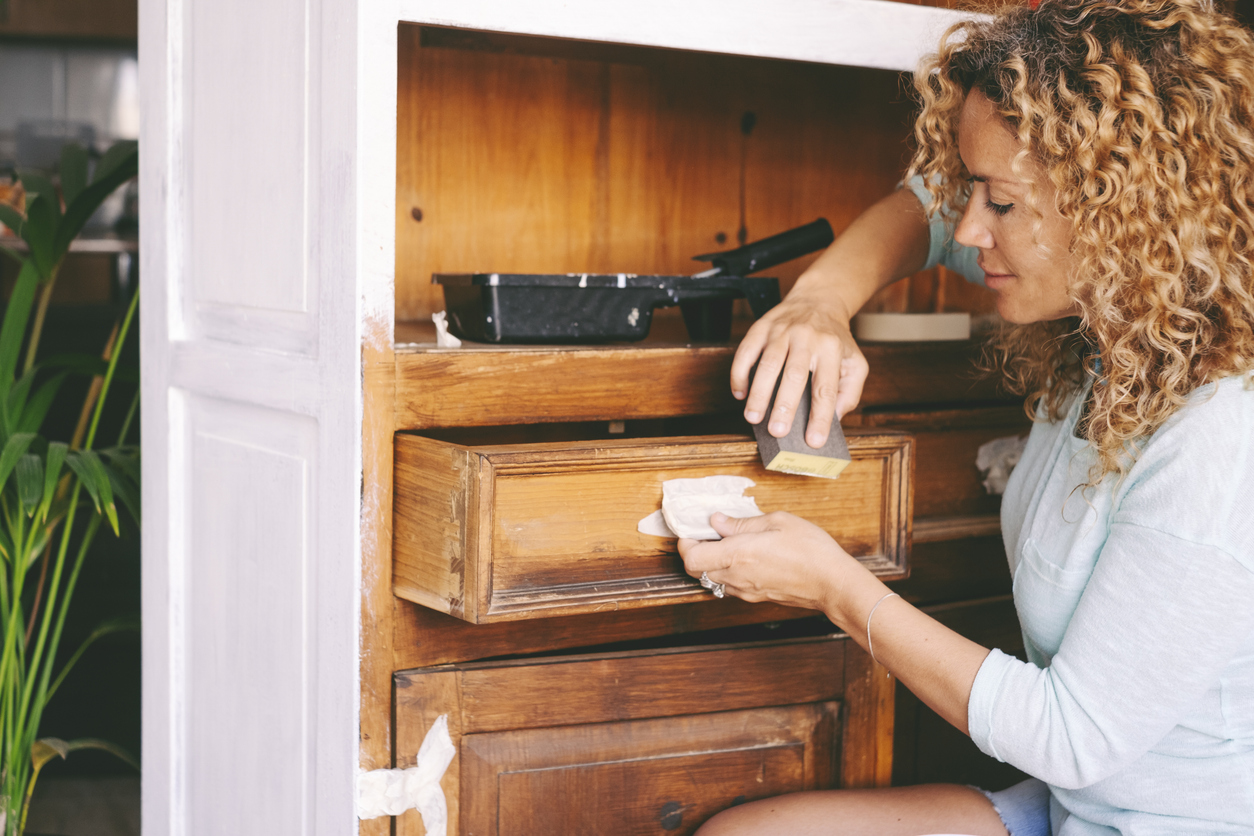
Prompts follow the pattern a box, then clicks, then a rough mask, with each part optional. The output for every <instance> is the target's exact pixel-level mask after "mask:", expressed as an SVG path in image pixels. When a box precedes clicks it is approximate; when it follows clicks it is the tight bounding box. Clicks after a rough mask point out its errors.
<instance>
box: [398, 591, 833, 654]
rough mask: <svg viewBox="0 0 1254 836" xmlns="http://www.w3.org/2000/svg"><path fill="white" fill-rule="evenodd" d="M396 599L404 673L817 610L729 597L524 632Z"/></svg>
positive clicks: (536, 625)
mask: <svg viewBox="0 0 1254 836" xmlns="http://www.w3.org/2000/svg"><path fill="white" fill-rule="evenodd" d="M395 600H396V625H397V626H396V640H395V654H396V657H395V658H396V667H397V668H398V669H400V668H416V667H426V666H430V665H443V664H449V663H453V662H467V661H470V660H473V659H483V658H486V657H495V656H509V655H516V654H534V653H540V652H543V651H553V650H563V649H566V648H573V647H594V646H596V645H605V644H611V643H616V642H625V641H638V640H642V639H651V638H655V637H658V636H670V635H678V634H682V633H695V632H700V631H708V630H718V629H723V628H730V627H740V626H744V625H750V624H763V623H772V622H782V621H789V620H794V619H798V618H808V617H810V616H813V615H814V612H813V611H811V610H800V609H796V608H793V607H783V606H780V605H778V604H767V603H763V604H749V603H746V602H744V601H741V600H739V599H736V598H730V597H729V598H723V599H722V600H719V599H717V598H715V597H714V596H712V595H710V596H707V597H706V598H705V599H704V600H702V601H700V602H698V603H693V604H677V605H670V606H665V607H648V608H646V609H639V610H620V611H617V612H604V613H589V614H585V615H568V616H559V617H555V618H538V619H533V620H531V621H528V622H527V626H526V629H521V630H520V629H519V627H518V624H517V623H516V622H513V621H498V622H492V623H489V624H470V623H468V622H466V621H463V620H461V619H459V618H454V617H452V616H450V615H446V614H444V613H442V612H436V611H435V610H433V609H429V608H427V607H423V606H419V605H418V604H414V603H411V602H409V601H406V600H403V599H401V598H397V599H395Z"/></svg>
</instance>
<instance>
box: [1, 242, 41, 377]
mask: <svg viewBox="0 0 1254 836" xmlns="http://www.w3.org/2000/svg"><path fill="white" fill-rule="evenodd" d="M38 286H39V269H38V268H37V267H36V266H35V263H34V262H33V261H30V260H27V261H25V262H23V263H22V269H21V271H19V272H18V274H17V284H16V285H14V287H13V293H12V295H10V296H9V304H8V307H7V308H5V311H4V324H3V325H0V400H3V399H7V398H8V397H9V390H10V389H12V388H13V371H14V369H16V368H17V358H18V355H19V354H20V353H21V351H22V341H23V340H24V339H25V338H26V321H27V320H28V319H30V310H31V305H32V304H33V303H34V301H35V290H36V288H37V287H38Z"/></svg>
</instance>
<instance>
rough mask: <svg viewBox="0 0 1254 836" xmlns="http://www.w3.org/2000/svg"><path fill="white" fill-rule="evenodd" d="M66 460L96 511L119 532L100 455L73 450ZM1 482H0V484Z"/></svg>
mask: <svg viewBox="0 0 1254 836" xmlns="http://www.w3.org/2000/svg"><path fill="white" fill-rule="evenodd" d="M66 462H67V463H68V464H69V465H70V469H72V470H73V471H74V472H75V473H76V474H77V475H78V478H79V481H81V482H82V483H83V486H84V487H86V488H87V492H88V493H89V494H91V498H92V502H94V503H95V505H96V511H97V512H98V513H103V514H104V515H105V517H106V518H107V519H108V520H109V525H110V526H112V527H113V533H114V534H119V533H120V531H119V528H118V509H117V506H115V505H114V504H113V485H111V484H110V483H109V474H108V473H107V472H105V468H104V465H103V464H102V463H101V461H100V457H99V456H97V455H96V452H95V451H94V450H73V451H71V452H70V455H69V456H68V457H67V458H66ZM0 464H2V461H0ZM3 484H4V483H3V482H0V485H3Z"/></svg>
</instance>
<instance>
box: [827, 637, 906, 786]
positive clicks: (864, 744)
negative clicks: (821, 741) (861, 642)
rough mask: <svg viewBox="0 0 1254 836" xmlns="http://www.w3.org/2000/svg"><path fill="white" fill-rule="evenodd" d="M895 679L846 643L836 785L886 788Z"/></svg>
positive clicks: (889, 774) (890, 767)
mask: <svg viewBox="0 0 1254 836" xmlns="http://www.w3.org/2000/svg"><path fill="white" fill-rule="evenodd" d="M895 689H896V680H895V679H893V675H892V674H890V673H889V672H888V669H887V668H885V667H884V666H882V665H880V664H877V663H876V662H875V661H874V660H873V659H871V657H870V656H869V655H868V654H866V653H864V652H862V650H861V648H858V647H856V646H855V645H853V644H852V642H851V643H850V647H849V653H848V654H847V655H846V657H845V705H846V707H847V711H848V715H847V716H848V722H846V723H845V727H844V742H843V744H842V748H841V766H840V785H841V786H842V787H844V788H845V789H864V788H868V787H887V786H889V785H890V784H891V783H892V777H893V700H894V696H895V693H896V690H895Z"/></svg>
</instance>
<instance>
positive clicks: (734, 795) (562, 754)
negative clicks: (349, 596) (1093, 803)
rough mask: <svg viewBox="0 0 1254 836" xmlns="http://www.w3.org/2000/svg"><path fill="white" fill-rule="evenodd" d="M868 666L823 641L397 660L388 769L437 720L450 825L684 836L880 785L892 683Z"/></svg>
mask: <svg viewBox="0 0 1254 836" xmlns="http://www.w3.org/2000/svg"><path fill="white" fill-rule="evenodd" d="M873 667H874V666H873V665H872V663H871V662H870V660H869V659H868V658H867V657H866V656H865V654H864V653H862V651H861V650H860V649H859V648H858V647H856V646H855V645H853V644H852V643H850V642H849V640H848V639H847V638H844V637H839V636H829V637H822V638H813V639H798V640H790V641H781V642H767V643H753V644H740V645H717V646H709V647H690V648H672V649H664V650H647V651H630V652H625V653H624V652H620V653H604V654H595V655H586V656H567V657H548V658H537V659H527V660H521V661H508V662H483V663H474V664H464V665H447V666H441V667H436V668H425V669H420V670H413V671H402V672H400V673H398V674H397V675H396V680H395V684H396V725H397V729H396V732H397V733H396V745H397V753H396V755H397V766H398V767H402V768H404V767H407V766H411V765H413V762H414V758H415V755H416V753H417V751H418V747H419V745H420V744H421V742H422V739H423V737H424V736H425V734H426V732H427V730H428V729H429V728H430V727H431V724H432V723H433V722H435V720H436V719H437V718H438V717H439V716H441V715H446V716H447V718H448V727H449V733H450V735H451V736H452V738H453V742H454V744H455V746H456V747H457V755H456V757H455V758H454V760H453V762H452V764H451V765H450V766H449V769H448V771H447V772H446V773H445V775H444V779H443V781H442V782H441V786H442V788H443V790H444V794H445V798H446V800H447V802H448V806H449V822H450V827H449V832H450V834H452V833H458V834H465V836H470V835H471V834H474V836H534V835H535V834H550V833H551V834H598V836H601V835H603V834H624V835H625V836H626V834H659V835H660V836H663V835H665V834H686V833H692V832H693V831H694V830H696V828H697V827H698V826H699V825H700V824H701V823H702V822H704V821H705V820H706V819H708V818H709V817H710V816H712V815H714V814H715V813H717V812H719V811H720V810H723V809H726V808H728V807H730V806H733V805H735V804H740V803H743V802H745V801H752V800H754V799H758V798H767V797H770V796H774V795H779V794H781V793H787V792H795V791H798V790H806V789H821V788H829V787H833V786H868V785H874V784H877V783H884V782H885V781H886V779H887V777H888V775H889V774H890V770H891V760H890V758H891V748H892V726H891V724H892V714H893V706H892V682H891V680H890V679H889V678H888V677H887V675H886V674H885V673H884V672H883V671H882V669H880V670H878V671H876V670H873ZM424 832H425V831H424V830H423V825H422V822H421V819H420V817H419V816H418V814H417V813H416V812H413V811H411V812H409V813H406V814H405V815H403V816H401V817H399V818H398V827H397V833H398V834H400V835H401V836H418V834H422V833H424Z"/></svg>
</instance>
